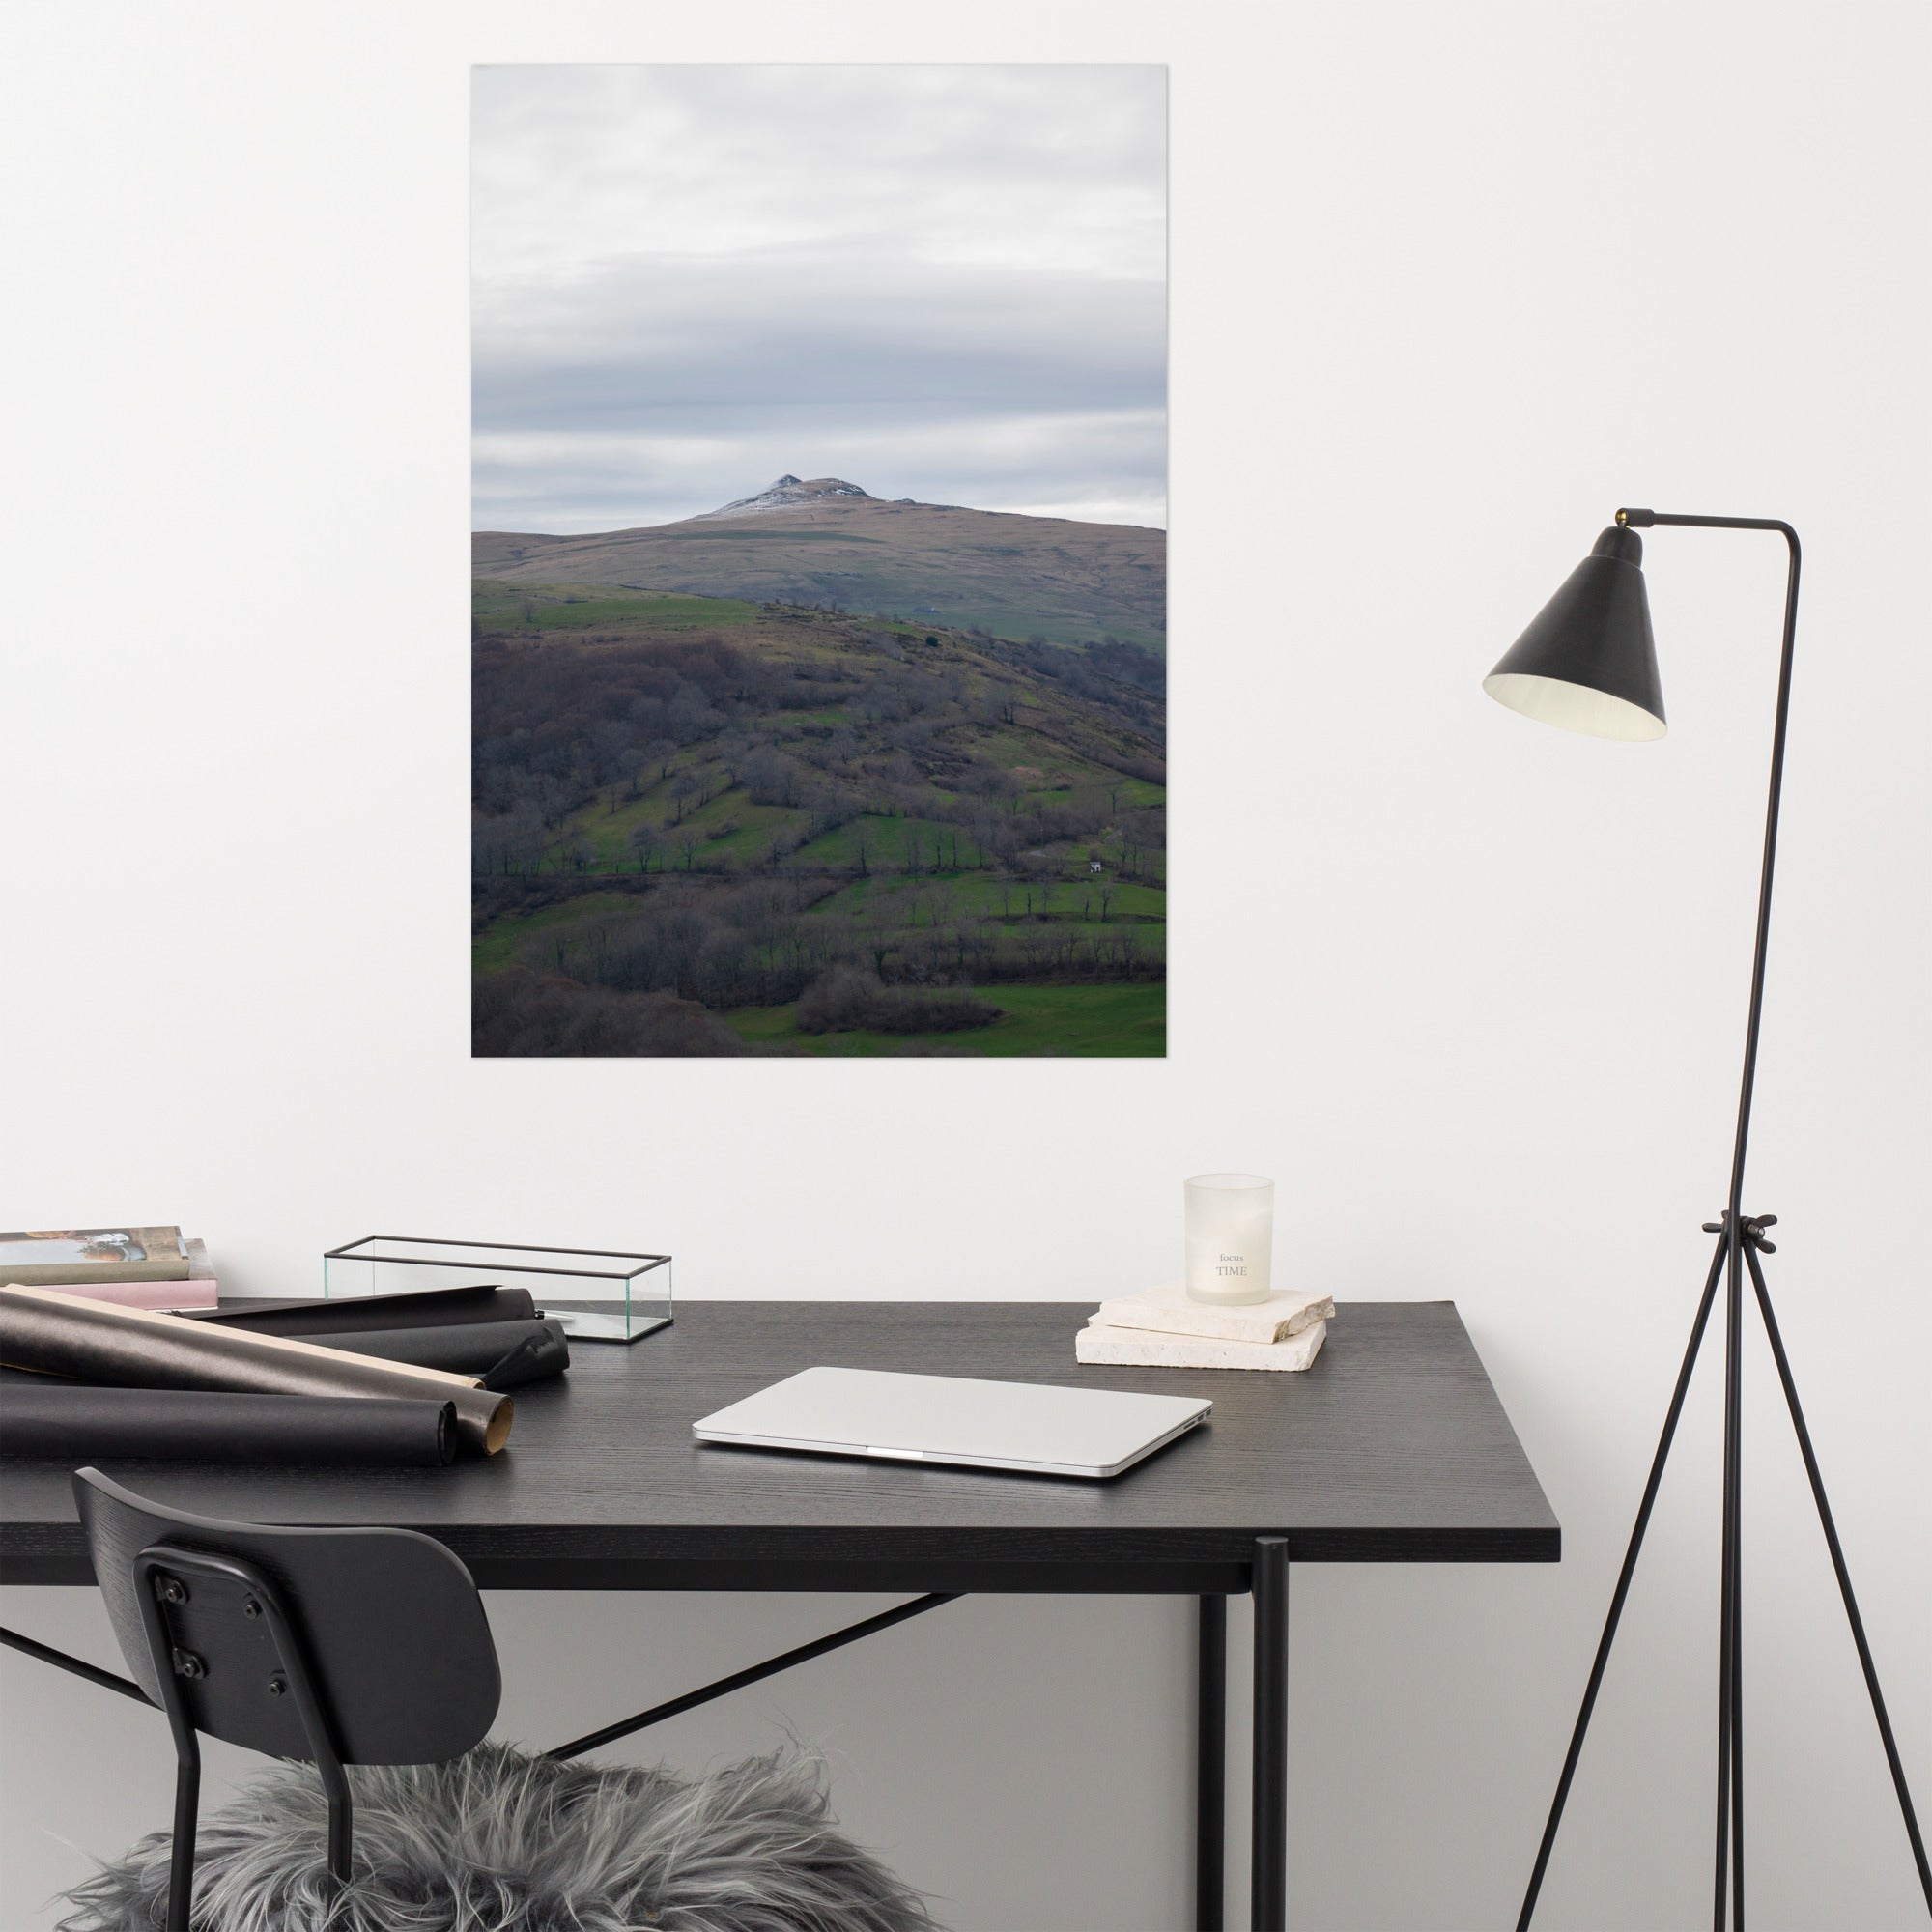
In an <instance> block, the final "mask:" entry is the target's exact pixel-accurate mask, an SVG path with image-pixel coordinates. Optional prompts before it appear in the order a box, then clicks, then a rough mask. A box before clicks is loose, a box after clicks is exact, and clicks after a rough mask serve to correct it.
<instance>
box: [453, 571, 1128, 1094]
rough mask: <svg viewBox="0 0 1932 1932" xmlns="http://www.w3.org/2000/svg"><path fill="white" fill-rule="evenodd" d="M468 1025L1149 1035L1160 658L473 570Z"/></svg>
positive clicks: (907, 1047) (618, 1030) (560, 1038)
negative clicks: (474, 979)
mask: <svg viewBox="0 0 1932 1932" xmlns="http://www.w3.org/2000/svg"><path fill="white" fill-rule="evenodd" d="M474 627H475V642H474V674H475V700H474V702H475V720H474V724H475V746H474V749H475V804H476V823H475V840H474V847H475V904H476V915H475V947H474V969H475V971H476V973H477V974H478V976H479V979H478V987H479V992H478V1015H479V1018H478V1041H477V1050H478V1051H479V1052H484V1053H526V1052H538V1053H572V1052H585V1053H589V1052H598V1053H655V1052H697V1053H721V1054H729V1053H742V1052H746V1051H752V1052H760V1053H770V1052H780V1053H787V1052H789V1053H797V1052H805V1053H836V1054H868V1053H881V1052H912V1053H919V1052H945V1053H984V1054H997V1055H1011V1054H1040V1053H1047V1054H1121V1053H1131V1054H1145V1053H1159V1052H1162V1051H1164V1017H1163V1016H1164V991H1165V988H1164V980H1165V970H1166V967H1165V960H1166V947H1165V936H1166V918H1165V908H1166V863H1165V842H1166V841H1165V801H1166V792H1165V782H1164V781H1165V773H1164V767H1163V764H1162V745H1163V741H1164V710H1165V707H1164V697H1163V667H1162V665H1161V663H1160V662H1159V660H1157V659H1155V658H1153V657H1151V656H1150V655H1149V654H1148V653H1146V652H1142V651H1138V650H1135V649H1133V648H1131V647H1129V646H1126V645H1123V644H1120V643H1115V644H1111V645H1109V644H1106V643H1101V644H1098V645H1095V646H1092V647H1089V648H1085V649H1067V648H1065V647H1061V646H1055V645H1049V644H1040V643H1027V642H1023V641H1012V640H1003V639H997V638H993V637H989V636H986V635H984V634H979V635H975V634H973V633H970V632H965V631H961V630H956V629H953V628H952V627H947V626H940V627H936V628H927V627H926V626H925V625H924V624H920V625H912V624H907V623H893V622H890V621H885V622H870V621H867V620H865V619H861V618H857V617H854V616H851V615H849V614H845V615H841V614H839V613H836V612H828V611H812V610H801V609H788V608H783V607H774V606H758V605H755V604H753V603H751V602H750V601H748V600H742V599H736V600H704V599H700V598H696V597H694V596H691V595H688V594H682V593H678V594H667V593H663V592H657V591H635V590H625V589H623V588H622V587H613V586H608V585H605V586H599V585H582V584H563V583H549V584H546V583H539V582H526V581H521V580H519V581H514V582H505V581H503V580H501V579H496V580H480V581H479V582H478V583H477V585H476V596H475V606H474Z"/></svg>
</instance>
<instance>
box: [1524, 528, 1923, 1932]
mask: <svg viewBox="0 0 1932 1932" xmlns="http://www.w3.org/2000/svg"><path fill="white" fill-rule="evenodd" d="M1617 522H1618V524H1619V525H1620V526H1629V527H1632V528H1636V529H1647V528H1649V527H1650V526H1652V525H1655V524H1675V525H1686V526H1691V527H1695V528H1699V529H1719V530H1776V531H1777V532H1778V534H1779V535H1781V536H1782V537H1783V538H1784V541H1785V545H1786V547H1787V549H1788V552H1789V554H1790V568H1789V571H1788V573H1787V576H1786V579H1785V591H1784V642H1783V649H1782V651H1781V653H1780V656H1779V660H1778V668H1777V714H1776V723H1775V725H1773V727H1772V739H1771V796H1770V801H1769V803H1768V805H1767V806H1766V808H1765V818H1764V862H1763V867H1762V869H1761V870H1760V872H1759V875H1758V895H1757V939H1756V945H1755V947H1754V949H1753V952H1752V956H1751V986H1750V1016H1749V1019H1748V1020H1747V1024H1746V1028H1745V1066H1744V1081H1743V1085H1742V1090H1741V1092H1740V1094H1739V1096H1738V1129H1737V1138H1736V1140H1735V1142H1734V1143H1733V1145H1732V1150H1731V1186H1730V1193H1729V1195H1728V1197H1727V1199H1726V1204H1725V1208H1724V1211H1723V1213H1722V1214H1721V1215H1720V1216H1719V1219H1717V1220H1716V1221H1707V1222H1706V1223H1705V1224H1704V1231H1705V1233H1706V1234H1712V1235H1716V1236H1718V1247H1717V1252H1716V1254H1714V1255H1713V1256H1712V1258H1711V1267H1710V1272H1709V1273H1708V1274H1707V1275H1706V1277H1705V1280H1704V1293H1703V1295H1702V1297H1701V1298H1700V1299H1699V1301H1698V1303H1697V1316H1696V1320H1695V1321H1693V1322H1692V1323H1691V1325H1690V1347H1689V1348H1688V1349H1686V1350H1685V1351H1684V1366H1683V1367H1682V1368H1681V1369H1680V1370H1679V1371H1678V1374H1677V1386H1676V1388H1675V1389H1674V1390H1673V1391H1672V1393H1671V1397H1670V1406H1669V1408H1668V1410H1667V1411H1666V1412H1665V1414H1664V1418H1663V1434H1662V1436H1661V1437H1660V1438H1659V1440H1658V1444H1657V1454H1656V1456H1655V1457H1654V1458H1653V1459H1652V1462H1651V1465H1650V1480H1649V1481H1648V1482H1647V1483H1646V1484H1645V1485H1644V1491H1643V1500H1642V1502H1641V1503H1639V1504H1638V1506H1637V1513H1636V1523H1635V1526H1634V1528H1633V1529H1632V1531H1631V1539H1630V1547H1629V1548H1627V1549H1626V1550H1625V1552H1624V1562H1623V1568H1622V1570H1621V1571H1619V1572H1618V1575H1617V1584H1616V1588H1615V1590H1614V1591H1613V1592H1612V1593H1611V1595H1610V1609H1609V1615H1608V1616H1607V1617H1606V1618H1605V1622H1604V1634H1603V1636H1602V1638H1601V1639H1600V1640H1599V1642H1598V1644H1597V1655H1596V1660H1595V1662H1593V1663H1592V1664H1591V1666H1590V1677H1589V1682H1588V1683H1587V1684H1586V1685H1585V1686H1584V1690H1583V1703H1582V1708H1581V1709H1580V1710H1579V1711H1578V1712H1577V1727H1576V1729H1575V1730H1574V1731H1573V1732H1572V1733H1571V1737H1570V1749H1569V1753H1568V1755H1567V1756H1566V1757H1565V1758H1564V1760H1563V1772H1562V1776H1560V1777H1558V1779H1557V1780H1556V1796H1555V1798H1554V1800H1553V1801H1552V1802H1551V1804H1550V1806H1549V1818H1548V1823H1547V1824H1546V1825H1545V1826H1544V1828H1543V1842H1542V1843H1541V1844H1540V1845H1539V1846H1538V1847H1537V1852H1536V1865H1535V1868H1534V1869H1533V1870H1532V1871H1531V1873H1530V1875H1529V1889H1527V1891H1525V1892H1524V1894H1523V1900H1522V1911H1521V1914H1520V1916H1519V1918H1518V1919H1517V1932H1529V1922H1530V1919H1531V1918H1532V1916H1533V1915H1534V1913H1535V1911H1536V1899H1537V1894H1538V1892H1540V1891H1541V1890H1542V1889H1543V1875H1544V1872H1545V1871H1546V1870H1547V1869H1548V1864H1549V1853H1550V1848H1551V1847H1552V1846H1553V1845H1554V1844H1555V1842H1556V1831H1557V1827H1558V1825H1559V1824H1561V1822H1562V1818H1563V1805H1564V1801H1565V1800H1566V1799H1568V1797H1569V1796H1570V1785H1571V1781H1572V1779H1573V1778H1574V1777H1575V1776H1576V1775H1577V1758H1578V1757H1579V1756H1580V1755H1581V1753H1582V1749H1583V1736H1584V1733H1585V1732H1586V1731H1587V1730H1588V1729H1589V1727H1590V1714H1591V1712H1592V1711H1593V1710H1594V1709H1595V1707H1596V1702H1597V1692H1598V1690H1599V1689H1600V1688H1601V1687H1602V1685H1603V1681H1604V1669H1605V1665H1606V1664H1607V1663H1608V1662H1609V1658H1610V1646H1611V1644H1612V1643H1613V1642H1614V1641H1615V1639H1616V1634H1617V1620H1618V1619H1619V1618H1620V1617H1621V1616H1622V1615H1623V1608H1624V1599H1625V1598H1626V1597H1627V1596H1628V1595H1629V1594H1630V1585H1631V1577H1633V1575H1634V1573H1635V1570H1636V1560H1637V1553H1638V1551H1639V1550H1640V1549H1641V1548H1643V1536H1644V1531H1645V1530H1646V1529H1647V1528H1648V1527H1649V1525H1650V1513H1651V1509H1652V1506H1653V1505H1654V1504H1655V1503H1656V1501H1657V1492H1658V1487H1659V1485H1660V1484H1661V1483H1662V1480H1663V1465H1664V1463H1665V1462H1666V1461H1667V1460H1668V1458H1669V1455H1670V1444H1671V1439H1672V1437H1673V1436H1674V1435H1676V1433H1677V1420H1678V1417H1679V1415H1680V1414H1681V1413H1682V1412H1683V1408H1684V1397H1685V1394H1686V1392H1687V1391H1688V1390H1689V1388H1690V1376H1691V1372H1692V1370H1693V1369H1695V1367H1696V1366H1697V1352H1698V1350H1699V1349H1700V1348H1701V1347H1702V1346H1703V1341H1704V1334H1705V1330H1706V1328H1707V1327H1708V1325H1709V1322H1710V1317H1711V1308H1712V1305H1713V1303H1714V1301H1715V1300H1716V1297H1717V1292H1718V1284H1719V1280H1721V1281H1722V1282H1723V1284H1724V1489H1723V1532H1722V1541H1723V1550H1722V1557H1721V1561H1720V1566H1719V1577H1720V1581H1719V1605H1720V1608H1719V1632H1718V1819H1717V1858H1716V1871H1715V1876H1714V1879H1713V1894H1714V1896H1713V1905H1712V1920H1711V1922H1712V1925H1713V1927H1714V1928H1715V1932H1725V1919H1726V1908H1727V1907H1728V1914H1729V1920H1730V1924H1731V1926H1732V1927H1733V1928H1735V1932H1744V1923H1745V1789H1744V1661H1743V1630H1744V1603H1743V1599H1744V1590H1743V1575H1742V1568H1743V1566H1742V1563H1741V1560H1740V1549H1741V1537H1740V1517H1741V1515H1742V1508H1741V1496H1742V1475H1743V1470H1742V1463H1743V1454H1742V1451H1743V1428H1742V1425H1743V1414H1744V1378H1743V1363H1742V1345H1743V1341H1744V1282H1745V1276H1746V1275H1747V1274H1748V1275H1749V1277H1750V1282H1751V1287H1752V1290H1753V1292H1754V1293H1755V1295H1756V1299H1757V1306H1758V1313H1759V1314H1760V1316H1761V1317H1762V1318H1763V1321H1764V1329H1765V1335H1766V1337H1767V1339H1768V1340H1769V1341H1770V1343H1771V1351H1772V1357H1773V1359H1774V1360H1775V1361H1776V1364H1777V1377H1778V1380H1779V1381H1780V1382H1781V1383H1782V1385H1783V1388H1784V1400H1785V1404H1786V1406H1787V1407H1789V1409H1790V1411H1791V1424H1792V1427H1793V1429H1794V1430H1795V1431H1796V1432H1797V1435H1798V1446H1799V1449H1800V1450H1801V1452H1802V1453H1803V1455H1804V1473H1805V1475H1806V1476H1807V1477H1808V1478H1809V1479H1810V1483H1811V1495H1812V1499H1813V1501H1814V1502H1815V1503H1816V1504H1817V1506H1818V1520H1819V1521H1820V1523H1821V1524H1822V1525H1823V1526H1824V1531H1825V1544H1826V1547H1827V1548H1828V1549H1829V1550H1830V1551H1831V1555H1832V1567H1833V1570H1834V1571H1835V1573H1836V1575H1837V1578H1838V1591H1839V1594H1840V1595H1841V1596H1842V1597H1843V1599H1844V1603H1845V1615H1846V1618H1847V1620H1848V1621H1849V1622H1850V1624H1851V1628H1852V1641H1853V1642H1854V1643H1855V1644H1856V1645H1857V1646H1858V1653H1859V1663H1860V1665H1861V1668H1862V1669H1863V1671H1864V1677H1865V1689H1866V1690H1869V1691H1870V1692H1871V1703H1872V1715H1873V1716H1874V1717H1875V1718H1876V1719H1878V1732H1879V1737H1880V1739H1881V1741H1882V1742H1883V1743H1884V1746H1885V1755H1886V1762H1887V1763H1888V1764H1889V1766H1890V1767H1891V1781H1892V1786H1893V1788H1894V1790H1896V1792H1897V1793H1898V1808H1899V1811H1900V1813H1901V1814H1902V1815H1903V1817H1904V1820H1905V1832H1906V1836H1907V1837H1908V1838H1909V1839H1910V1840H1911V1842H1912V1856H1913V1858H1914V1859H1915V1860H1916V1861H1917V1862H1918V1883H1919V1885H1920V1887H1921V1888H1922V1889H1923V1890H1924V1893H1925V1904H1926V1909H1927V1911H1928V1912H1932V1866H1928V1864H1927V1862H1926V1858H1925V1841H1924V1839H1923V1838H1922V1837H1921V1836H1920V1835H1919V1831H1918V1817H1917V1815H1916V1814H1915V1813H1914V1811H1913V1808H1912V1794H1911V1792H1910V1791H1909V1790H1908V1789H1907V1787H1906V1782H1905V1768H1904V1766H1903V1765H1902V1764H1901V1763H1900V1762H1899V1757H1898V1745H1897V1743H1896V1741H1895V1740H1894V1739H1893V1737H1892V1732H1891V1719H1889V1717H1888V1716H1887V1715H1886V1709H1885V1697H1884V1695H1883V1693H1882V1692H1881V1691H1880V1690H1879V1684H1878V1671H1877V1669H1876V1667H1875V1666H1874V1665H1873V1663H1872V1657H1871V1647H1870V1645H1869V1644H1868V1643H1867V1642H1866V1641H1865V1629H1864V1622H1863V1619H1862V1618H1861V1617H1860V1615H1859V1605H1858V1599H1857V1598H1856V1597H1854V1596H1853V1594H1852V1579H1851V1574H1850V1572H1849V1571H1848V1570H1847V1569H1846V1567H1845V1556H1844V1551H1843V1550H1842V1549H1841V1548H1840V1547H1839V1544H1838V1532H1837V1527H1836V1525H1835V1524H1834V1523H1833V1520H1832V1506H1831V1503H1830V1502H1829V1501H1828V1500H1827V1498H1826V1495H1825V1482H1824V1478H1823V1477H1822V1476H1821V1475H1820V1474H1819V1472H1818V1459H1817V1457H1816V1456H1815V1455H1814V1454H1813V1452H1812V1448H1811V1435H1810V1432H1809V1431H1808V1430H1807V1429H1806V1428H1805V1426H1804V1409H1803V1408H1802V1407H1801V1406H1799V1401H1798V1386H1797V1384H1796V1382H1794V1381H1793V1379H1792V1376H1791V1364H1790V1362H1789V1361H1788V1360H1787V1359H1786V1356H1785V1353H1784V1343H1783V1340H1782V1338H1781V1337H1780V1336H1779V1334H1778V1330H1777V1320H1776V1316H1775V1315H1773V1313H1772V1308H1771V1293H1770V1291H1769V1290H1768V1289H1767V1288H1766V1286H1765V1280H1764V1269H1763V1266H1762V1265H1761V1264H1760V1262H1759V1260H1758V1257H1759V1256H1760V1255H1761V1254H1771V1253H1773V1252H1775V1250H1774V1249H1773V1246H1772V1244H1771V1242H1770V1241H1769V1240H1767V1239H1766V1238H1765V1230H1766V1229H1767V1228H1770V1227H1772V1226H1774V1225H1775V1224H1776V1220H1777V1216H1776V1214H1749V1215H1747V1214H1746V1213H1745V1212H1744V1208H1743V1202H1744V1183H1745V1151H1746V1147H1747V1142H1748V1140H1749V1137H1750V1114H1751V1089H1752V1086H1753V1084H1754V1083H1755V1080H1756V1076H1757V1042H1758V1023H1759V1020H1760V1019H1761V1017H1762V1015H1763V1010H1764V961H1765V951H1766V947H1767V944H1768V942H1769V940H1770V937H1771V887H1772V875H1773V869H1774V867H1775V865H1776V857H1777V810H1778V802H1779V796H1780V794H1781V792H1782V790H1783V786H1784V737H1785V725H1786V723H1787V721H1788V719H1789V715H1790V710H1791V659H1792V651H1793V647H1794V645H1795V644H1796V641H1797V636H1798V568H1799V561H1800V553H1799V547H1798V532H1797V531H1796V530H1794V529H1793V528H1792V527H1791V526H1790V525H1789V524H1785V523H1779V522H1778V521H1776V519H1775V518H1762V517H1678V516H1666V515H1665V514H1663V512H1662V511H1657V510H1629V509H1626V510H1619V511H1618V512H1617Z"/></svg>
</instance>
